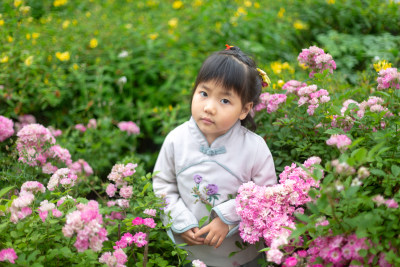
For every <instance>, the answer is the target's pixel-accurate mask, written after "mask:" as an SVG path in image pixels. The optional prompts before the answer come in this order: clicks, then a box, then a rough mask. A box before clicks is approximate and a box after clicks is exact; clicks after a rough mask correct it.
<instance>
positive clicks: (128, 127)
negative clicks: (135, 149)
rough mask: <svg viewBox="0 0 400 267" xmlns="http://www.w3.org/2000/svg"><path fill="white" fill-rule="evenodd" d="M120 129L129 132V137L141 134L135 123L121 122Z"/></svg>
mask: <svg viewBox="0 0 400 267" xmlns="http://www.w3.org/2000/svg"><path fill="white" fill-rule="evenodd" d="M118 128H119V129H120V130H121V131H125V132H127V133H128V134H129V135H131V134H139V133H140V129H139V127H138V126H137V125H136V124H135V123H134V122H133V121H121V122H120V123H118Z"/></svg>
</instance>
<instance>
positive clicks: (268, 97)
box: [254, 93, 286, 113]
mask: <svg viewBox="0 0 400 267" xmlns="http://www.w3.org/2000/svg"><path fill="white" fill-rule="evenodd" d="M285 102H286V95H284V94H269V93H263V94H261V95H260V103H259V104H258V105H256V106H255V107H254V109H255V110H256V111H260V110H263V109H267V112H268V113H272V112H275V111H276V110H277V109H278V107H279V104H281V103H285Z"/></svg>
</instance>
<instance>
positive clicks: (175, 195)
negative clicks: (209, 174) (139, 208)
mask: <svg viewBox="0 0 400 267" xmlns="http://www.w3.org/2000/svg"><path fill="white" fill-rule="evenodd" d="M174 155H175V154H174V146H173V142H172V138H171V136H170V135H168V136H167V138H166V139H165V141H164V143H163V145H162V147H161V150H160V153H159V156H158V158H157V161H156V164H155V167H154V173H155V175H154V176H153V190H154V193H155V194H156V196H163V197H165V199H166V202H167V207H166V209H165V213H166V214H169V215H170V216H171V220H172V226H171V229H172V231H174V232H175V233H183V232H185V231H187V230H189V229H191V228H193V227H198V226H199V224H198V221H197V218H196V217H195V216H194V214H193V213H192V212H191V211H190V210H189V209H188V208H187V207H186V205H185V203H184V202H183V200H182V198H181V197H180V194H179V190H178V186H177V182H176V172H175V161H174ZM163 223H164V225H167V224H168V223H169V219H168V216H164V218H163Z"/></svg>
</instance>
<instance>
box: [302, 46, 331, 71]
mask: <svg viewBox="0 0 400 267" xmlns="http://www.w3.org/2000/svg"><path fill="white" fill-rule="evenodd" d="M297 60H298V61H299V62H300V63H301V64H304V65H305V66H306V67H309V68H310V69H311V73H310V74H309V76H310V78H313V77H314V74H315V73H317V72H318V73H322V72H323V71H324V70H326V69H328V70H329V72H330V73H333V70H335V69H336V63H335V61H334V60H333V59H332V56H331V55H330V54H326V53H325V52H324V50H323V49H321V48H319V47H316V46H310V47H309V48H308V49H303V50H302V52H301V53H300V54H299V56H298V57H297Z"/></svg>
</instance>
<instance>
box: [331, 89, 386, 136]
mask: <svg viewBox="0 0 400 267" xmlns="http://www.w3.org/2000/svg"><path fill="white" fill-rule="evenodd" d="M350 104H354V105H353V108H352V109H351V110H350V111H349V112H347V110H348V109H349V106H350ZM383 104H384V100H383V99H382V98H380V97H377V96H370V97H369V98H368V100H367V101H363V102H361V103H358V102H357V101H354V100H353V99H348V100H346V101H344V103H343V107H342V108H341V110H340V113H341V116H342V117H344V119H338V117H339V116H338V115H334V116H333V120H332V123H331V126H332V127H341V128H342V129H343V130H344V131H345V132H348V131H350V130H351V128H352V127H353V125H354V122H355V121H356V120H357V119H361V118H363V117H364V115H365V113H366V112H368V111H369V112H375V113H380V112H386V113H385V115H384V117H390V116H393V113H391V112H390V111H389V110H388V108H386V107H384V106H383ZM346 113H347V114H346ZM385 125H386V124H385V122H384V121H382V122H381V125H380V127H381V128H385ZM360 127H363V128H365V129H368V127H367V126H363V125H362V126H360ZM374 129H375V128H373V130H374Z"/></svg>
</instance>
